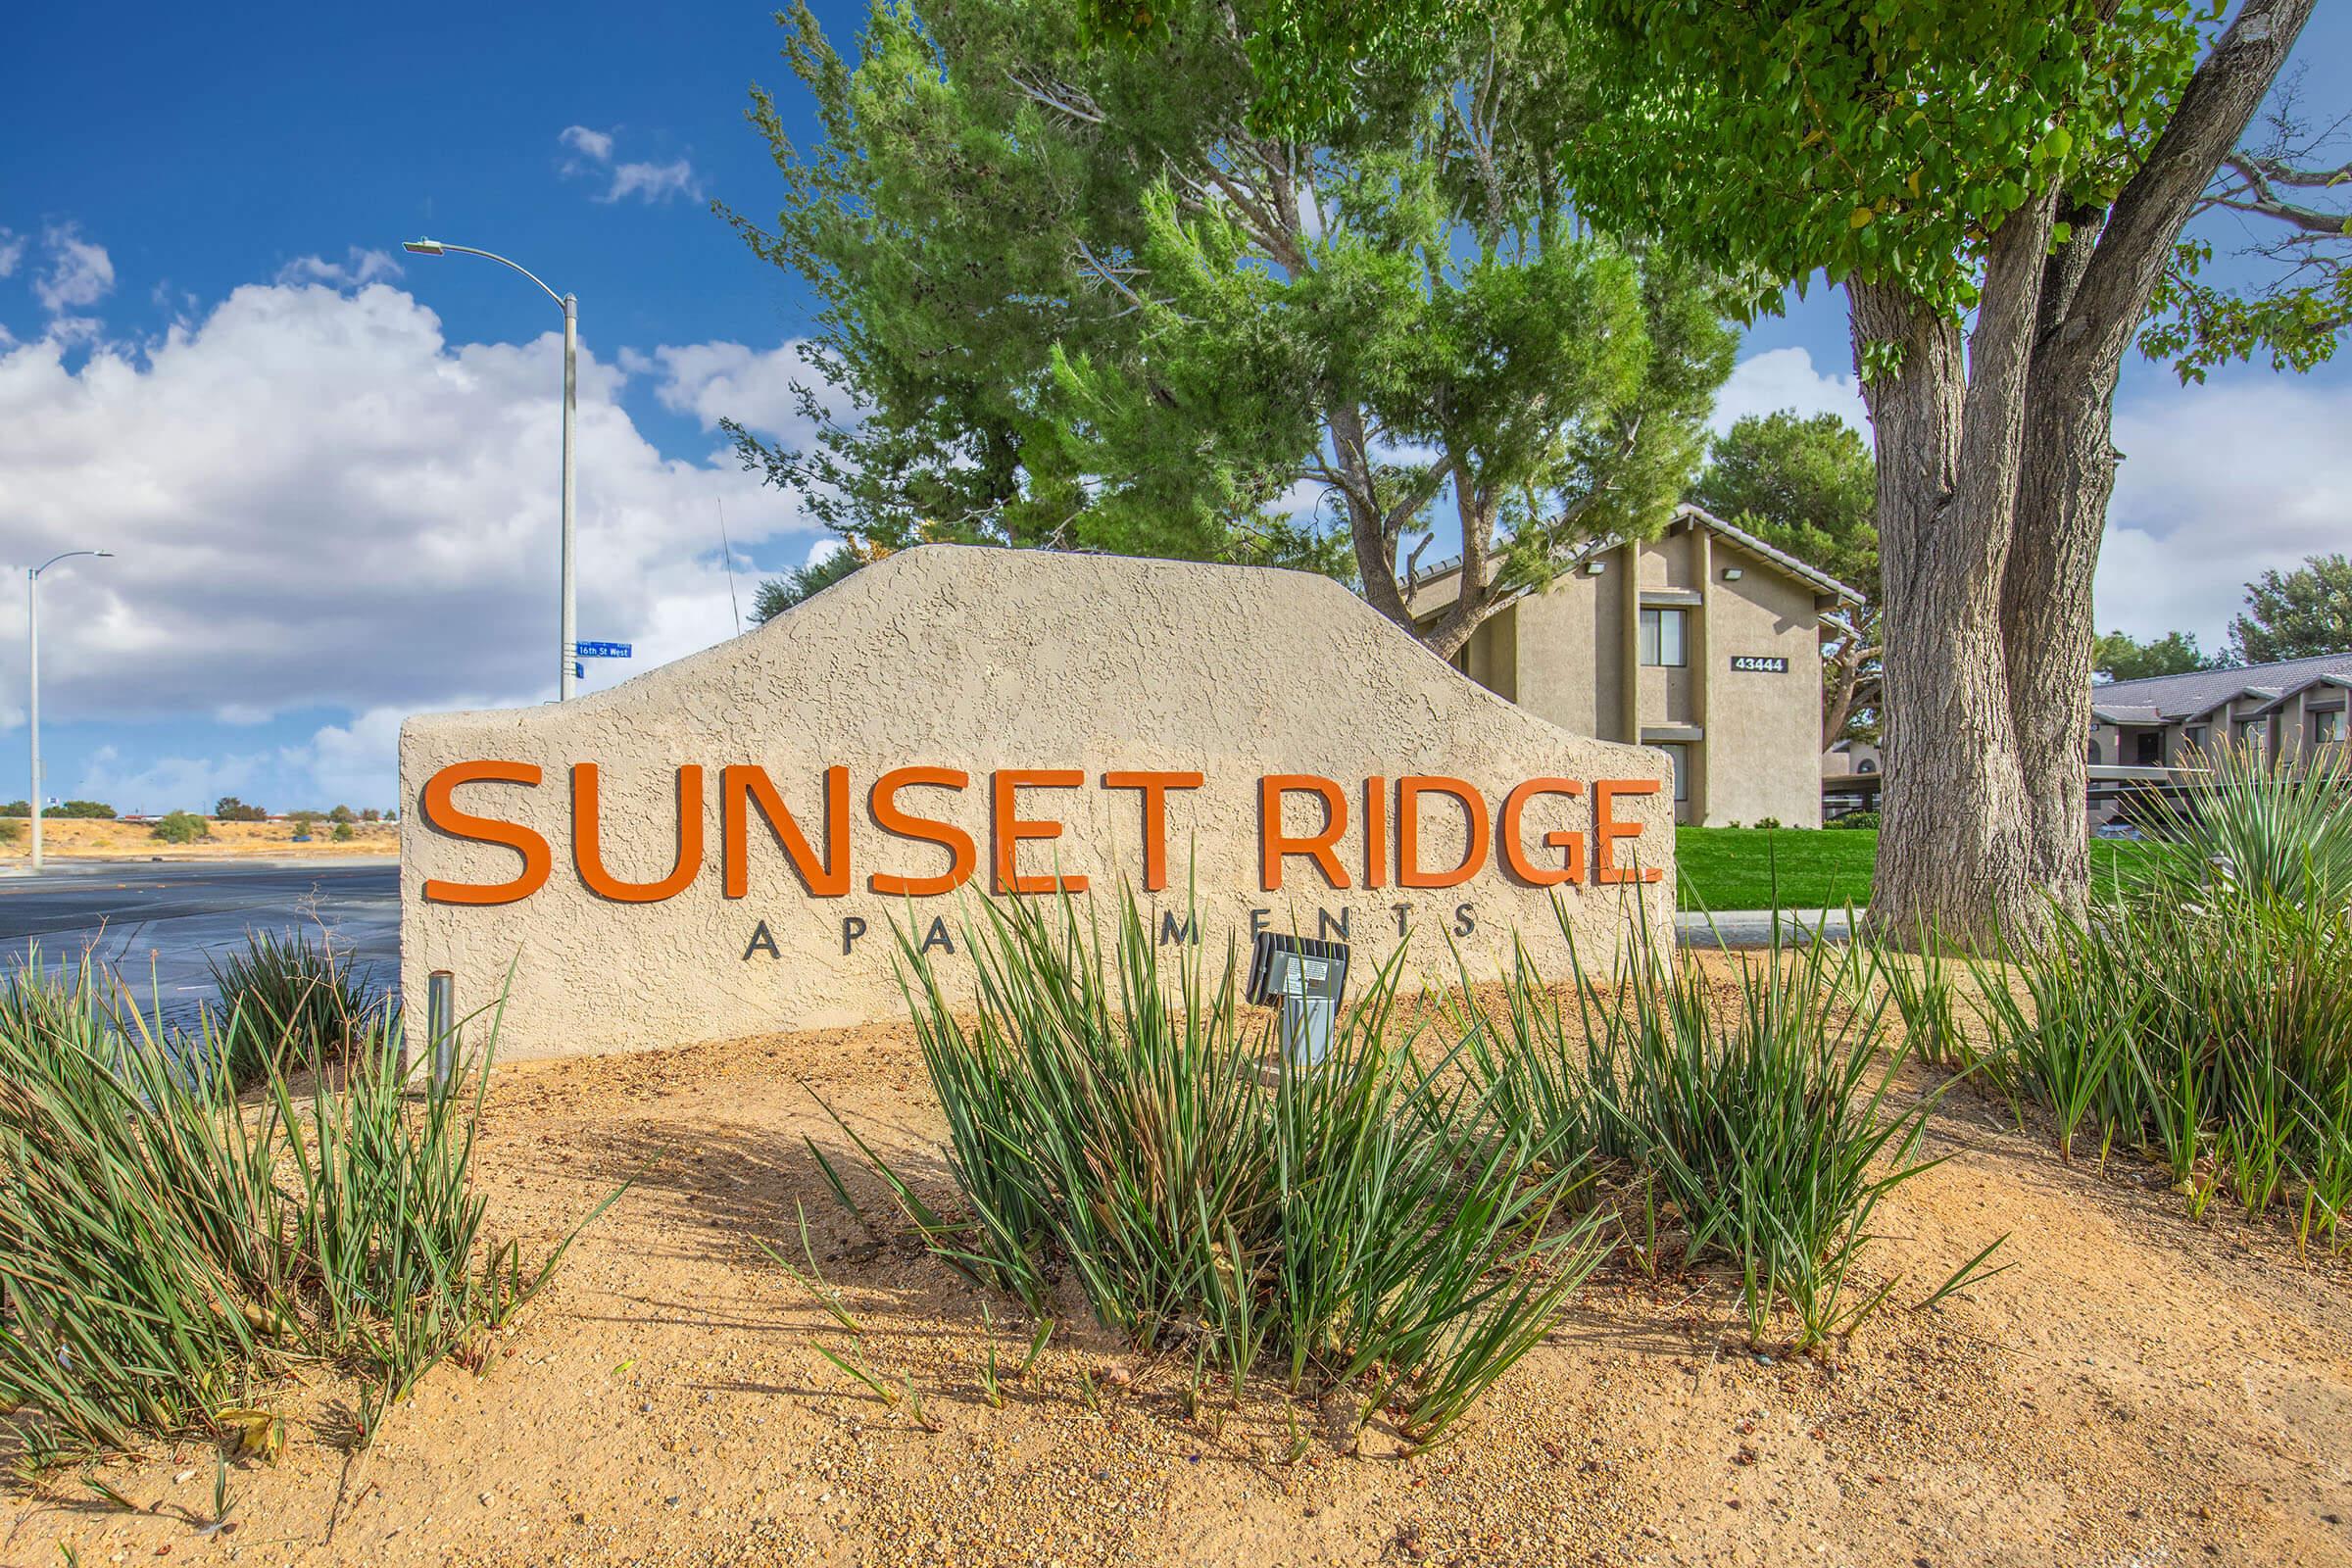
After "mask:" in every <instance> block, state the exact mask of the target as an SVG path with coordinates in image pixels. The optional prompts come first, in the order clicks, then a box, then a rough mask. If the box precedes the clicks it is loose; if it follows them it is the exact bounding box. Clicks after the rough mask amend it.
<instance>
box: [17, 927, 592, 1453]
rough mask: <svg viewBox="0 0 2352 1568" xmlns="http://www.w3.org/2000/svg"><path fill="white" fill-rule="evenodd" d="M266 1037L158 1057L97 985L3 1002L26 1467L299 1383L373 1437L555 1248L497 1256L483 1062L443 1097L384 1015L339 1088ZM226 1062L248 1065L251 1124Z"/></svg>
mask: <svg viewBox="0 0 2352 1568" xmlns="http://www.w3.org/2000/svg"><path fill="white" fill-rule="evenodd" d="M265 1027H271V1026H266V1025H264V1024H263V1023H262V1022H260V1021H259V1020H257V1019H256V1018H255V1017H254V1016H253V1015H252V1014H250V1013H246V1012H243V1011H239V1012H236V1013H234V1014H232V1015H231V1017H230V1019H229V1021H228V1022H227V1023H226V1024H221V1023H218V1022H217V1021H215V1020H212V1019H209V1018H208V1019H206V1020H205V1021H204V1023H203V1024H202V1025H201V1027H200V1028H199V1029H198V1030H197V1031H196V1032H194V1033H192V1034H189V1033H178V1032H173V1033H170V1034H167V1033H166V1031H165V1030H164V1029H163V1028H162V1026H161V1024H160V1023H151V1022H150V1021H149V1020H147V1019H146V1018H144V1017H142V1015H141V1014H140V1013H139V1011H138V1009H137V1007H136V1005H134V1004H130V1003H127V1002H126V1001H124V1000H123V997H122V995H121V993H120V988H119V987H117V986H116V985H115V984H114V983H113V981H112V980H111V979H110V977H108V976H107V975H105V974H104V973H103V972H102V971H100V970H98V969H96V968H95V967H93V966H89V965H87V964H85V965H84V967H82V968H81V969H80V970H79V972H78V973H77V974H75V975H73V977H71V978H70V979H68V980H66V981H63V982H60V981H53V980H51V979H49V978H47V977H45V976H44V975H43V974H42V973H41V972H39V971H37V970H29V969H28V970H26V971H25V972H24V973H23V974H21V975H19V976H18V977H17V978H16V979H15V980H13V981H12V982H11V983H10V984H9V985H8V987H7V988H6V990H5V991H0V1283H4V1284H5V1286H6V1305H5V1310H4V1311H0V1410H7V1411H13V1412H14V1414H13V1415H12V1416H11V1418H10V1419H11V1422H12V1424H13V1426H14V1427H15V1429H16V1432H17V1434H18V1436H19V1438H20V1440H21V1442H22V1444H23V1447H24V1451H25V1453H26V1454H27V1455H28V1456H29V1457H30V1458H31V1459H32V1460H33V1461H34V1462H36V1463H38V1462H45V1461H48V1460H53V1459H58V1458H63V1457H66V1456H69V1455H72V1454H74V1453H86V1452H92V1451H104V1450H114V1449H132V1448H137V1447H139V1446H143V1445H144V1444H146V1443H148V1442H149V1441H151V1440H156V1439H163V1438H171V1437H177V1436H181V1435H184V1434H189V1433H193V1432H201V1431H205V1430H208V1429H220V1428H224V1427H228V1426H231V1425H233V1424H236V1423H239V1422H242V1421H245V1420H247V1419H249V1418H250V1415H251V1412H252V1410H253V1409H254V1408H255V1407H256V1406H257V1405H262V1404H266V1402H267V1400H268V1399H269V1397H270V1395H271V1394H272V1393H273V1392H274V1391H275V1390H276V1389H277V1388H278V1387H279V1386H280V1384H281V1383H282V1382H283V1380H284V1379H285V1378H286V1377H287V1376H288V1375H289V1373H290V1371H291V1369H292V1368H293V1367H294V1366H295V1365H296V1364H298V1363H319V1362H324V1363H328V1364H330V1365H333V1366H335V1367H337V1368H339V1369H341V1370H344V1371H347V1372H349V1373H351V1374H353V1375H355V1376H357V1377H358V1378H359V1379H360V1380H361V1383H362V1388H363V1393H362V1396H361V1410H362V1412H363V1414H362V1421H361V1426H362V1428H363V1431H362V1434H361V1436H362V1437H363V1438H371V1437H372V1436H373V1430H372V1429H373V1428H374V1426H375V1424H376V1420H377V1418H378V1417H380V1413H381V1411H382V1409H383V1408H384V1407H385V1406H386V1405H387V1404H388V1403H390V1402H391V1401H392V1400H394V1399H397V1398H398V1397H401V1396H402V1395H404V1394H406V1392H407V1391H408V1390H409V1389H410V1388H411V1387H412V1386H413V1385H414V1384H415V1382H416V1380H417V1377H419V1376H420V1375H421V1374H422V1373H423V1372H424V1371H425V1370H426V1369H427V1368H428V1367H430V1366H432V1365H433V1364H435V1363H436V1362H438V1361H440V1360H441V1359H443V1358H445V1357H449V1356H453V1355H454V1356H458V1357H460V1358H462V1359H463V1358H468V1357H471V1356H474V1355H476V1354H478V1353H479V1351H480V1348H481V1347H480V1338H481V1336H482V1335H483V1334H484V1333H485V1332H486V1331H488V1330H490V1329H494V1328H496V1327H498V1326H499V1325H501V1324H502V1323H503V1322H505V1321H506V1320H507V1319H508V1318H509V1317H511V1316H512V1314H513V1313H514V1311H515V1308H516V1307H518V1306H519V1305H521V1304H522V1303H523V1302H524V1301H526V1300H527V1299H529V1298H530V1297H531V1296H532V1295H533V1294H534V1293H535V1292H536V1291H537V1290H538V1289H539V1288H540V1287H541V1286H543V1285H544V1284H545V1283H546V1282H547V1280H548V1278H549V1277H550V1275H551V1274H552V1273H553V1271H554V1269H555V1267H556V1265H557V1263H558V1262H559V1261H560V1260H561V1259H562V1257H563V1255H564V1251H565V1250H566V1249H567V1248H568V1247H569V1245H570V1238H566V1239H565V1240H564V1243H562V1244H561V1245H559V1246H558V1247H556V1248H555V1249H554V1250H552V1251H550V1252H549V1253H548V1254H547V1255H546V1256H545V1257H543V1258H541V1259H539V1260H538V1261H536V1262H535V1263H532V1264H529V1265H527V1266H526V1264H525V1262H524V1260H523V1258H522V1256H521V1254H520V1252H519V1250H518V1249H517V1247H516V1246H515V1244H514V1243H512V1242H508V1243H503V1244H500V1243H493V1242H492V1241H491V1239H490V1237H489V1236H488V1233H487V1231H486V1228H485V1224H484V1218H485V1215H484V1201H483V1199H482V1197H481V1195H480V1194H479V1193H478V1192H477V1191H476V1190H475V1183H474V1165H473V1155H474V1148H475V1136H476V1130H477V1128H478V1125H479V1121H480V1114H481V1107H482V1096H483V1093H484V1090H485V1087H486V1076H487V1070H488V1063H489V1055H490V1053H489V1051H488V1050H486V1049H485V1050H484V1051H482V1052H481V1053H480V1054H478V1055H475V1056H467V1057H466V1061H465V1066H464V1070H462V1071H461V1072H459V1073H457V1074H455V1075H453V1076H452V1078H451V1079H450V1080H449V1082H447V1083H446V1084H444V1085H441V1086H439V1087H434V1086H431V1085H429V1084H419V1083H417V1082H415V1081H414V1080H413V1078H412V1075H411V1074H410V1073H409V1072H408V1071H407V1070H406V1069H405V1068H404V1066H403V1062H402V1054H401V1038H400V1026H399V1022H398V1019H397V1017H395V1016H393V1015H391V1014H389V1013H386V1012H382V1011H379V1012H377V1013H376V1014H374V1015H373V1016H372V1017H371V1018H370V1019H369V1020H368V1021H367V1022H366V1023H365V1025H364V1026H363V1027H361V1028H360V1029H359V1030H358V1032H357V1033H356V1034H355V1035H354V1036H353V1037H352V1038H351V1040H350V1042H349V1044H350V1049H349V1052H348V1054H347V1056H346V1057H345V1059H344V1061H343V1062H342V1063H341V1064H340V1066H339V1067H337V1066H333V1065H330V1064H329V1063H327V1062H325V1061H323V1060H322V1059H321V1058H320V1056H319V1054H318V1053H317V1051H316V1049H315V1047H314V1048H309V1049H306V1050H303V1051H299V1052H298V1051H297V1050H295V1049H293V1047H292V1045H291V1044H290V1043H289V1042H287V1041H285V1040H284V1039H282V1038H271V1039H268V1040H266V1041H265V1042H263V1043H261V1044H259V1045H255V1044H250V1043H248V1042H247V1041H245V1040H244V1039H241V1038H240V1036H241V1035H242V1034H243V1033H244V1032H245V1031H249V1030H254V1029H259V1028H265ZM492 1033H493V1035H495V1028H493V1030H492ZM239 1059H251V1060H256V1061H259V1062H261V1063H262V1064H263V1067H262V1071H261V1077H260V1082H259V1084H258V1086H257V1087H256V1088H255V1089H254V1091H253V1092H252V1093H250V1094H248V1095H247V1096H245V1097H244V1098H243V1099H242V1100H241V1101H240V1100H237V1099H234V1098H231V1097H228V1096H225V1095H223V1094H222V1093H221V1087H220V1086H221V1084H222V1083H223V1082H224V1081H226V1077H227V1074H228V1069H229V1064H230V1062H231V1061H232V1060H239ZM296 1063H299V1066H297V1065H295V1064H296ZM615 1196H617V1195H615ZM609 1201H610V1200H608V1202H609ZM600 1211H601V1210H600ZM590 1217H591V1218H593V1217H594V1216H593V1215H591V1216H590ZM583 1223H585V1221H583ZM573 1234H574V1235H575V1236H576V1234H577V1232H576V1231H575V1232H574V1233H573ZM230 1412H241V1413H240V1414H238V1415H235V1416H233V1417H232V1415H231V1414H230Z"/></svg>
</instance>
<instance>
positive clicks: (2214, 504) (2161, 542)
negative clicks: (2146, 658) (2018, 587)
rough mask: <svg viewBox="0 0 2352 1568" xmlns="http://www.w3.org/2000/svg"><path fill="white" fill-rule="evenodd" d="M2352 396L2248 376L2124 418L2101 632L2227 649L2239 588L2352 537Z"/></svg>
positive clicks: (2143, 405) (2138, 402)
mask: <svg viewBox="0 0 2352 1568" xmlns="http://www.w3.org/2000/svg"><path fill="white" fill-rule="evenodd" d="M2346 429H2352V386H2345V385H2341V384H2338V385H2333V386H2328V385H2322V384H2319V383H2315V382H2311V381H2304V380H2298V379H2296V378H2294V377H2292V376H2283V375H2269V374H2264V373H2261V372H2255V371H2247V372H2243V373H2241V374H2238V375H2234V376H2230V377H2228V378H2226V379H2217V380H2215V381H2214V382H2212V383H2210V384H2209V385H2207V386H2204V387H2202V388H2183V389H2180V390H2174V389H2171V388H2167V389H2165V390H2164V392H2163V393H2162V394H2161V395H2157V396H2149V397H2141V398H2136V399H2133V400H2131V402H2129V403H2126V404H2125V405H2124V406H2123V407H2121V408H2120V409H2118V410H2117V412H2116V418H2115V444H2116V447H2117V448H2118V449H2119V450H2120V451H2121V452H2123V454H2124V463H2123V466H2122V467H2121V468H2120V469H2118V470H2117V475H2116V486H2115V500H2114V503H2113V505H2111V506H2110V507H2109V508H2108V510H2107V544H2106V549H2105V551H2104V553H2103V554H2102V555H2101V556H2100V558H2099V571H2098V576H2097V579H2096V583H2095V590H2094V598H2095V600H2096V602H2097V605H2098V612H2097V613H2098V623H2099V629H2100V630H2102V631H2106V630H2113V629H2120V630H2123V631H2128V632H2130V633H2131V634H2132V635H2133V636H2135V637H2150V636H2159V635H2162V634H2163V633H2165V632H2169V631H2193V632H2195V633H2196V634H2197V640H2198V642H2199V643H2200V644H2202V645H2203V646H2204V647H2205V648H2206V649H2207V650H2208V651H2209V652H2210V651H2213V650H2215V649H2218V648H2220V647H2221V646H2222V644H2223V642H2224V640H2225V638H2226V636H2227V633H2228V628H2229V620H2230V618H2231V617H2232V616H2234V615H2235V614H2236V613H2237V612H2238V611H2239V610H2240V609H2242V608H2243V606H2244V600H2245V585H2246V583H2247V582H2248V581H2249V580H2250V579H2252V578H2253V577H2255V576H2257V575H2259V574H2260V573H2261V572H2262V571H2264V570H2265V569H2267V568H2269V567H2273V566H2276V567H2279V568H2281V569H2285V568H2291V567H2294V566H2296V565H2299V564H2301V563H2302V561H2303V558H2304V557H2306V556H2311V555H2317V554H2322V553H2325V552H2327V551H2338V550H2342V549H2343V548H2344V541H2345V539H2346V537H2347V535H2352V446H2348V445H2347V444H2346V442H2345V441H2344V438H2343V433H2344V431H2345V430H2346Z"/></svg>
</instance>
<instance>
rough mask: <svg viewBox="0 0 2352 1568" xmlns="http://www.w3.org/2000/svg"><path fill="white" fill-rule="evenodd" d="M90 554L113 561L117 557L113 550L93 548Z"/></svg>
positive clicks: (103, 559) (102, 559)
mask: <svg viewBox="0 0 2352 1568" xmlns="http://www.w3.org/2000/svg"><path fill="white" fill-rule="evenodd" d="M90 554H91V555H93V556H96V557H97V558H98V559H99V560H101V561H112V560H114V559H115V553H114V552H113V551H112V550H93V551H91V552H90Z"/></svg>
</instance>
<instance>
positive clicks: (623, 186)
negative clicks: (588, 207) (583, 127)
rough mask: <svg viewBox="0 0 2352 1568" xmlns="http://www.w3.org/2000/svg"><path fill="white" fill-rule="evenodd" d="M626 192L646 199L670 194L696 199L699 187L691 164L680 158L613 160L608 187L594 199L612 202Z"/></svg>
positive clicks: (660, 198)
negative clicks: (667, 160)
mask: <svg viewBox="0 0 2352 1568" xmlns="http://www.w3.org/2000/svg"><path fill="white" fill-rule="evenodd" d="M627 196H642V197H644V198H645V199H646V200H647V201H648V202H665V201H667V200H669V198H671V197H672V196H691V197H693V198H694V199H695V200H697V201H700V200H702V197H703V188H702V186H701V185H699V184H697V183H696V182H695V178H694V166H693V165H692V164H689V163H688V162H687V161H686V160H685V159H683V158H680V159H677V160H675V161H674V162H671V163H666V164H616V165H614V166H613V188H612V189H611V190H608V191H606V192H605V193H604V194H603V195H602V196H599V197H598V198H597V200H598V201H600V202H616V201H619V200H621V199H622V198H623V197H627Z"/></svg>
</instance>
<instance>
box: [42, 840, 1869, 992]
mask: <svg viewBox="0 0 2352 1568" xmlns="http://www.w3.org/2000/svg"><path fill="white" fill-rule="evenodd" d="M1791 916H1793V918H1791ZM1780 918H1781V922H1782V924H1781V931H1782V935H1783V939H1784V940H1800V941H1801V940H1803V939H1804V938H1806V937H1809V936H1811V935H1813V934H1814V933H1816V932H1818V933H1820V934H1821V935H1824V936H1828V937H1830V938H1831V939H1833V940H1838V939H1841V938H1844V937H1846V936H1848V935H1849V934H1850V933H1849V932H1847V931H1846V929H1845V917H1844V913H1843V911H1842V910H1821V909H1800V910H1793V911H1788V912H1784V913H1783V914H1782V916H1781V917H1780ZM1773 924H1774V921H1773V917H1772V916H1771V915H1769V914H1766V913H1763V912H1760V911H1752V910H1751V911H1745V912H1741V911H1730V912H1718V913H1716V914H1713V915H1711V916H1710V915H1703V914H1692V913H1685V914H1683V915H1681V916H1680V917H1679V918H1678V919H1677V921H1676V925H1677V927H1678V928H1679V934H1680V936H1681V939H1682V941H1683V942H1684V944H1685V945H1687V946H1690V947H1718V946H1721V947H1728V948H1740V947H1755V946H1761V945H1763V944H1764V943H1766V942H1768V941H1770V940H1771V934H1772V929H1773ZM321 927H323V928H324V929H325V930H326V931H327V932H328V933H329V934H331V936H332V937H333V940H334V942H335V944H336V946H337V947H339V948H341V949H344V950H345V951H348V952H350V953H351V954H352V955H353V958H354V961H355V962H357V963H358V964H359V965H361V966H362V967H363V968H364V969H366V970H368V972H369V980H370V983H371V985H372V986H373V987H374V988H375V989H377V990H390V989H392V988H394V987H395V986H396V985H397V984H398V983H399V978H400V868H399V866H398V864H397V863H396V862H394V861H392V860H389V859H384V860H373V859H370V860H360V861H354V860H348V859H338V860H311V861H266V862H254V861H223V860H168V861H155V862H147V863H142V862H139V861H132V860H104V861H83V862H72V861H69V862H65V863H63V864H59V865H54V866H52V867H51V869H49V870H48V871H46V872H44V873H42V874H41V875H40V876H37V877H35V876H15V877H6V878H0V972H14V971H15V970H16V969H18V968H21V967H23V966H24V965H25V963H26V962H27V961H30V960H31V959H32V958H34V957H36V956H37V958H38V960H39V961H40V963H41V964H42V965H43V966H45V967H47V968H50V969H57V968H61V967H67V966H71V965H73V964H76V963H78V962H80V961H81V958H82V956H83V955H84V954H85V953H86V954H91V955H94V956H96V957H97V958H98V960H99V961H101V962H102V963H104V964H106V965H107V966H108V967H110V968H112V969H113V970H115V971H116V972H117V973H118V974H120V975H121V976H122V977H123V979H124V980H125V981H126V982H128V983H129V984H130V986H131V988H132V989H133V990H134V991H135V992H136V993H137V995H138V997H139V1000H140V1003H141V1005H142V1008H143V1010H147V1011H150V1012H154V1011H158V1010H160V1011H161V1012H162V1014H163V1015H164V1017H165V1018H166V1019H167V1020H169V1021H172V1022H185V1021H187V1020H188V1019H189V1018H191V1017H192V1016H193V1014H194V1012H195V1010H196V1008H197V1006H198V1005H200V1004H202V1003H205V1002H208V1001H210V1000H211V999H212V998H213V997H214V996H215V995H216V989H215V987H214V985H213V977H212V968H211V961H210V960H211V959H212V958H213V957H214V956H218V955H220V954H221V953H222V952H223V951H224V950H227V949H230V948H236V947H241V946H243V945H244V942H245V939H246V933H247V932H248V931H249V930H253V929H256V928H268V929H272V930H276V931H279V932H288V931H295V930H304V931H309V932H311V933H312V934H313V935H316V934H317V933H318V932H319V929H320V928H321Z"/></svg>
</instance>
